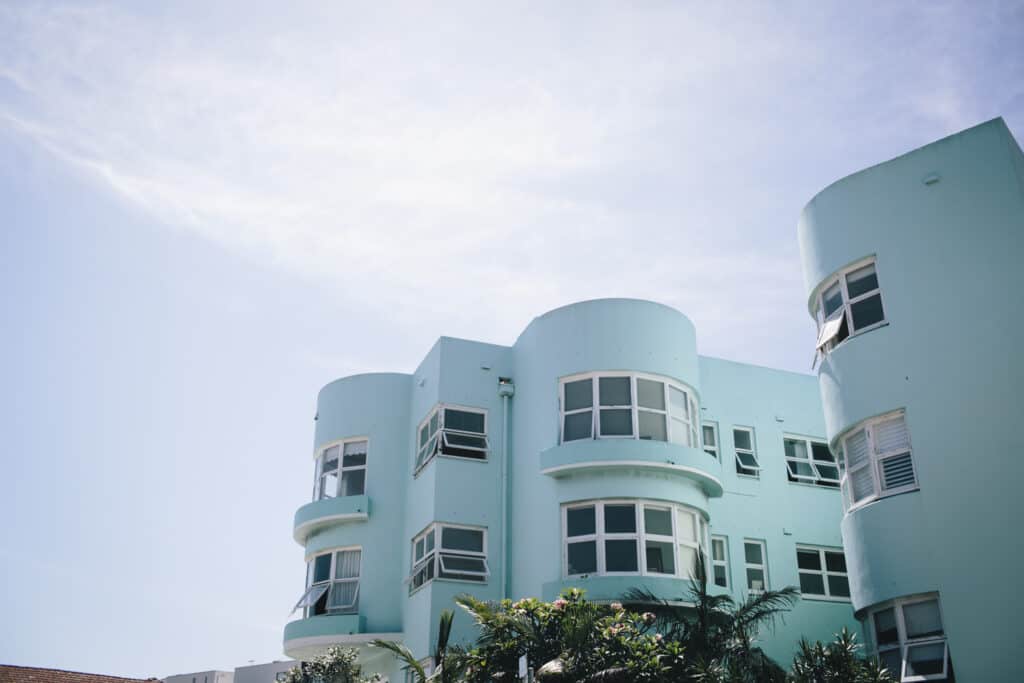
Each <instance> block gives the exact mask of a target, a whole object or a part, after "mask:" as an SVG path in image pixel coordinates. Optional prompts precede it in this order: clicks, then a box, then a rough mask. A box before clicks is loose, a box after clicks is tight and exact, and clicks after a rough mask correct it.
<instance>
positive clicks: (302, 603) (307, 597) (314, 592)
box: [292, 583, 331, 612]
mask: <svg viewBox="0 0 1024 683" xmlns="http://www.w3.org/2000/svg"><path fill="white" fill-rule="evenodd" d="M330 585H331V584H329V583H318V584H316V585H313V586H310V587H309V588H307V589H306V592H305V593H303V594H302V597H301V598H299V601H298V602H297V603H295V607H294V608H293V609H292V611H293V612H294V611H295V610H297V609H303V608H304V607H312V606H313V605H315V604H316V601H317V600H319V599H320V598H321V597H322V596H323V594H324V593H326V592H327V589H328V588H330Z"/></svg>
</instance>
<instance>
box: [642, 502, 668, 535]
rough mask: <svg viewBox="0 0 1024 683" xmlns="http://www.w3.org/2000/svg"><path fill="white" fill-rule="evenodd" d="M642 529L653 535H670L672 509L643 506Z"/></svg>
mask: <svg viewBox="0 0 1024 683" xmlns="http://www.w3.org/2000/svg"><path fill="white" fill-rule="evenodd" d="M644 531H645V532H647V533H648V534H654V535H655V536H671V535H672V511H671V510H669V509H668V508H665V509H662V508H652V507H649V506H644Z"/></svg>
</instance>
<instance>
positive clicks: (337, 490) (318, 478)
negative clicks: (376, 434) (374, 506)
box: [313, 436, 370, 501]
mask: <svg viewBox="0 0 1024 683" xmlns="http://www.w3.org/2000/svg"><path fill="white" fill-rule="evenodd" d="M359 442H365V443H366V462H365V463H364V464H362V465H353V466H349V467H346V466H345V447H346V446H347V445H348V444H353V443H359ZM334 447H337V448H338V469H337V470H335V474H336V475H337V482H336V483H335V486H334V492H333V493H330V494H329V495H325V494H326V493H327V492H325V491H324V482H323V479H324V476H325V474H326V473H325V472H324V471H323V466H324V459H325V456H326V455H327V451H329V450H330V449H332V448H334ZM314 458H315V463H314V466H313V500H314V501H317V500H326V499H327V498H339V497H343V496H341V491H342V486H341V484H342V478H343V477H344V475H345V473H346V472H355V471H357V470H363V471H364V472H366V474H365V475H364V476H363V492H362V493H361V494H357V495H364V496H365V495H366V488H367V481H366V479H367V477H368V476H369V474H370V473H369V472H368V471H367V466H368V465H369V464H370V439H369V437H366V436H349V437H345V438H344V439H338V440H336V441H331V442H330V443H326V444H324V445H323V446H321V447H320V448H319V449H318V450H317V451H316V453H315V454H314Z"/></svg>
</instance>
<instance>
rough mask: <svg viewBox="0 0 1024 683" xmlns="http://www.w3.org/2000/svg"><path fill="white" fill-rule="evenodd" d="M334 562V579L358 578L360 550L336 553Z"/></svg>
mask: <svg viewBox="0 0 1024 683" xmlns="http://www.w3.org/2000/svg"><path fill="white" fill-rule="evenodd" d="M336 555H337V557H336V558H335V561H334V578H336V579H356V578H359V561H360V559H361V558H362V555H363V553H362V551H361V550H342V551H340V552H338V553H336Z"/></svg>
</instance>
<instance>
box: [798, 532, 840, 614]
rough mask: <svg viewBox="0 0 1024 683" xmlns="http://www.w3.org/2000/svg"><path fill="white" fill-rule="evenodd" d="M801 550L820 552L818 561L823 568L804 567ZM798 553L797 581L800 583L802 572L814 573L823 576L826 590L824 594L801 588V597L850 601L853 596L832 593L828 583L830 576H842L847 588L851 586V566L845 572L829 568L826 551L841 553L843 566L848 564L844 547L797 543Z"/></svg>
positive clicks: (822, 581)
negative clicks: (804, 590)
mask: <svg viewBox="0 0 1024 683" xmlns="http://www.w3.org/2000/svg"><path fill="white" fill-rule="evenodd" d="M801 550H802V551H804V552H815V553H817V554H818V563H819V564H820V565H821V569H819V570H814V569H803V568H802V567H801V566H800V557H799V556H800V551H801ZM796 553H797V561H796V572H797V582H798V583H799V578H800V575H801V574H809V575H814V576H820V577H821V583H822V586H823V588H824V589H825V592H824V593H823V594H822V593H804V592H803V589H802V588H801V589H800V597H802V598H804V599H805V600H824V601H828V602H850V601H851V597H850V596H848V595H847V596H842V595H832V589H831V588H830V587H829V584H828V579H829V577H830V576H841V577H843V578H845V579H846V586H847V588H849V586H850V568H849V567H847V568H846V571H845V572H837V571H833V570H831V569H829V568H828V558H827V557H826V553H832V554H836V553H838V554H839V555H841V556H842V557H843V566H846V553H845V552H844V551H843V549H842V548H836V547H834V546H832V547H829V546H825V545H814V544H810V543H797V544H796Z"/></svg>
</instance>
